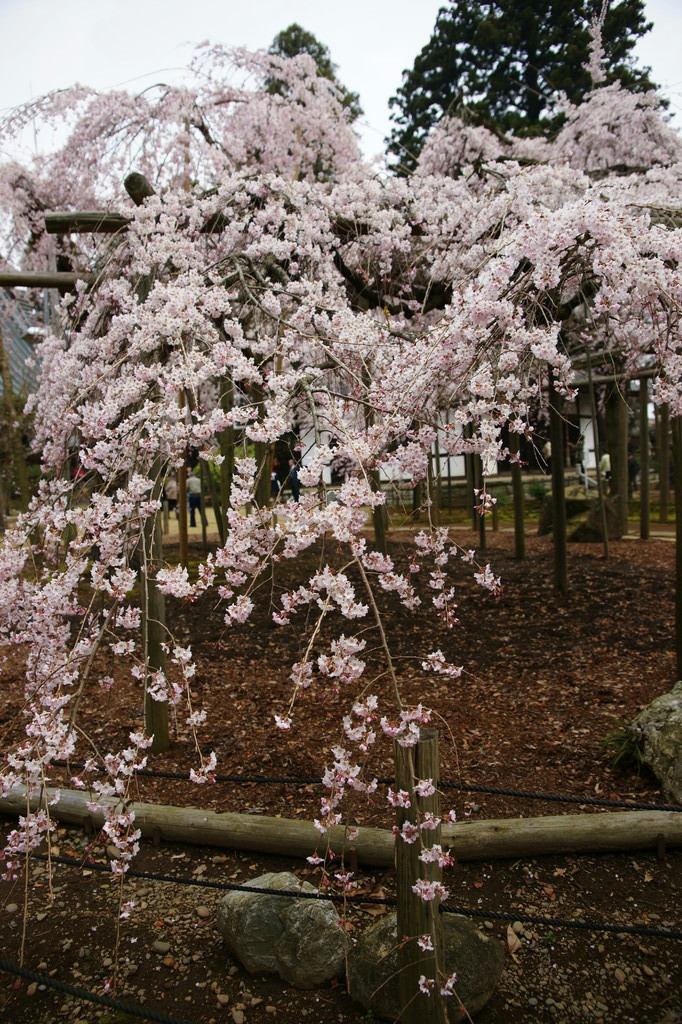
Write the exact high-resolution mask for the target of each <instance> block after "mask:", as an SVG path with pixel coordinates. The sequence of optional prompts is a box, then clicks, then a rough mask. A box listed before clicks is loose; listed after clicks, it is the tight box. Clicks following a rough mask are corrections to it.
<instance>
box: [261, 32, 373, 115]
mask: <svg viewBox="0 0 682 1024" xmlns="http://www.w3.org/2000/svg"><path fill="white" fill-rule="evenodd" d="M268 52H269V53H274V54H276V55H277V56H278V57H296V56H297V55H298V54H299V53H307V54H308V56H310V57H312V58H313V60H314V61H315V64H316V65H317V71H318V74H320V75H321V76H322V77H323V78H327V79H329V81H330V82H333V83H334V85H335V86H336V87H337V89H339V91H340V93H341V102H342V104H343V106H344V107H345V108H346V110H347V111H348V113H349V114H350V119H351V121H355V120H357V118H358V117H360V116H361V114H362V107H361V106H360V97H359V95H358V93H356V92H350V90H349V89H347V88H346V86H345V85H343V84H342V83H341V82H340V81H339V80H338V78H337V77H336V72H337V71H338V65H336V64H335V63H334V62H333V61H332V59H331V54H330V53H329V47H328V46H325V44H324V43H321V42H320V41H319V39H318V38H317V37H316V36H314V35H313V33H312V32H308V31H307V30H306V29H304V28H302V27H301V26H300V25H298V24H297V23H296V22H292V24H291V25H289V27H288V28H285V29H284V30H283V31H282V32H278V33H277V35H276V36H275V38H274V39H273V41H272V43H271V44H270V49H269V51H268ZM272 88H273V89H276V88H277V84H276V83H273V84H272Z"/></svg>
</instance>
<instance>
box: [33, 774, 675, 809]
mask: <svg viewBox="0 0 682 1024" xmlns="http://www.w3.org/2000/svg"><path fill="white" fill-rule="evenodd" d="M53 763H54V765H55V767H59V768H65V767H69V768H70V769H72V768H73V769H76V768H84V767H85V765H84V764H82V763H72V764H70V765H67V763H66V761H54V762H53ZM96 770H97V771H104V769H103V768H97V769H96ZM135 774H136V776H140V777H143V778H151V779H179V780H181V781H185V782H189V781H190V780H189V775H188V774H186V773H185V772H160V771H155V770H153V769H149V768H142V769H140V770H139V771H137V772H136V773H135ZM213 779H214V781H215V782H232V783H247V782H249V783H251V782H256V783H263V784H264V785H268V784H269V785H284V786H291V785H294V786H295V785H306V786H309V785H321V784H322V779H321V778H320V776H319V775H218V774H216V775H214V776H213ZM377 782H378V783H380V784H381V785H386V786H390V785H393V783H394V782H395V779H394V778H393V777H389V776H382V777H380V778H378V779H377ZM438 788H439V789H454V790H460V791H462V792H464V793H483V794H489V795H492V796H516V797H521V798H522V799H524V800H545V801H547V802H549V803H566V804H587V805H589V806H591V807H620V808H621V809H623V810H629V809H632V810H635V809H636V810H643V811H676V812H677V813H679V812H680V811H682V806H680V805H677V804H648V803H644V802H643V801H639V800H614V799H610V800H609V799H602V798H601V797H594V796H567V795H565V794H562V793H538V792H535V791H533V790H529V789H500V788H499V787H496V786H475V785H471V784H469V783H466V782H454V781H452V780H449V779H441V780H440V781H439V783H438Z"/></svg>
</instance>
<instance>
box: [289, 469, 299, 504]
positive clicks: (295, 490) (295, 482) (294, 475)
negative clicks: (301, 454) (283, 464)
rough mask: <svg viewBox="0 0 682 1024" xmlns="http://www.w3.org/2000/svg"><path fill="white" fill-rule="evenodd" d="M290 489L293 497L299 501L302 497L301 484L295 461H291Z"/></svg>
mask: <svg viewBox="0 0 682 1024" xmlns="http://www.w3.org/2000/svg"><path fill="white" fill-rule="evenodd" d="M289 487H291V497H292V498H293V499H294V501H298V499H299V498H300V496H301V482H300V480H299V479H298V470H297V469H296V463H295V462H294V460H293V459H289Z"/></svg>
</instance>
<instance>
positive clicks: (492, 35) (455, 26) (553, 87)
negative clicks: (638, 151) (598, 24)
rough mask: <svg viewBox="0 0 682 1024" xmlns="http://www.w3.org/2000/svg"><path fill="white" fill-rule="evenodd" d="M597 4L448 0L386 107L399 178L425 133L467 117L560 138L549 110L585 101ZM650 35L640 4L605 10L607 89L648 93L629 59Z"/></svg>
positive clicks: (641, 71) (591, 0)
mask: <svg viewBox="0 0 682 1024" xmlns="http://www.w3.org/2000/svg"><path fill="white" fill-rule="evenodd" d="M600 9H601V0H573V3H570V4H568V3H566V0H532V2H531V0H450V2H449V4H448V6H447V7H442V8H441V9H440V11H439V12H438V17H437V19H436V25H435V27H434V30H433V34H432V36H431V39H430V40H429V42H428V43H427V45H426V46H425V47H424V48H423V50H422V51H421V53H420V54H419V55H418V56H417V58H416V60H415V62H414V66H413V68H412V69H411V70H409V71H404V72H403V84H402V85H401V87H400V88H399V89H398V92H397V94H396V95H395V96H394V97H392V99H391V101H390V105H391V107H392V108H393V113H392V114H391V118H392V120H393V121H394V122H395V124H396V127H395V128H394V130H393V133H392V135H391V138H390V140H389V152H391V153H392V154H394V155H395V157H396V158H397V161H398V166H399V168H400V169H401V170H403V171H404V172H407V171H409V170H410V169H412V168H413V167H414V165H415V163H416V160H417V157H418V155H419V153H420V151H421V148H422V146H423V144H424V140H425V138H426V136H427V134H428V132H429V130H430V129H431V128H432V127H433V125H434V124H435V123H436V122H437V121H438V120H439V119H440V118H441V117H442V116H443V114H446V113H452V114H454V113H459V114H461V113H462V111H463V110H465V109H466V111H467V114H468V116H469V117H470V118H472V117H473V119H474V120H475V121H476V122H477V123H480V124H484V125H486V126H487V127H489V128H492V129H493V130H494V129H495V128H497V129H501V130H502V131H513V132H516V133H518V134H522V135H536V134H544V133H546V132H548V131H550V132H551V131H553V130H556V128H558V126H559V124H560V119H558V118H556V117H552V115H551V111H550V110H549V106H550V104H551V102H552V100H554V99H556V97H557V95H558V94H559V93H560V92H564V93H566V95H567V96H568V97H569V99H571V100H572V101H573V102H577V101H579V100H580V99H581V98H582V97H583V96H584V94H585V93H586V92H587V91H589V89H590V85H591V80H590V76H589V73H588V72H587V71H586V70H585V68H584V67H583V65H584V64H586V63H587V61H588V59H589V42H590V34H589V26H590V22H591V19H592V17H593V16H594V15H598V14H599V12H600ZM650 28H651V23H650V22H647V21H646V20H645V17H644V0H621V2H620V3H614V4H612V5H611V7H610V8H609V10H608V12H607V14H606V18H605V22H604V27H603V30H602V41H603V45H604V50H605V53H606V55H607V81H614V80H616V79H620V81H621V82H622V83H623V85H625V86H626V87H627V88H630V89H633V90H638V91H641V90H646V89H651V88H653V87H654V86H653V83H652V82H651V81H650V79H649V71H650V69H649V68H637V67H636V66H635V61H634V57H633V55H632V50H633V48H634V46H635V44H636V42H637V40H638V39H639V38H640V37H641V36H643V35H645V33H646V32H648V31H649V29H650Z"/></svg>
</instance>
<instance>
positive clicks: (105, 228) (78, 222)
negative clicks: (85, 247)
mask: <svg viewBox="0 0 682 1024" xmlns="http://www.w3.org/2000/svg"><path fill="white" fill-rule="evenodd" d="M131 219H132V218H131V217H126V216H125V214H123V213H110V212H109V211H108V210H81V211H79V212H78V213H72V212H71V211H70V210H57V211H55V212H54V213H46V214H45V231H46V232H47V234H48V235H68V234H70V233H71V232H72V231H74V232H84V233H88V234H90V233H92V234H105V235H113V234H116V232H118V231H127V230H128V225H129V224H130V221H131Z"/></svg>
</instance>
